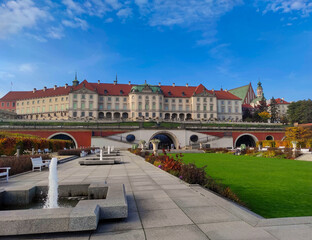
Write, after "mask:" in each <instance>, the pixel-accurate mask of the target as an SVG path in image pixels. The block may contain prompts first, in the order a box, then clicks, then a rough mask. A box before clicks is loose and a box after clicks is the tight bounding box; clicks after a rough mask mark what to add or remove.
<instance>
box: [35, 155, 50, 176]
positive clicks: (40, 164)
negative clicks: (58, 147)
mask: <svg viewBox="0 0 312 240" xmlns="http://www.w3.org/2000/svg"><path fill="white" fill-rule="evenodd" d="M30 159H31V163H32V170H33V171H35V169H37V168H38V169H39V171H40V172H41V168H43V167H49V165H50V162H51V160H42V157H38V158H30Z"/></svg>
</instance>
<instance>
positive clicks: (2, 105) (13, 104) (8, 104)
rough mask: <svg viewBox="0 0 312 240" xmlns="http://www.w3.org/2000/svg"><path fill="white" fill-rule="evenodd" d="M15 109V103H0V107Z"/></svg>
mask: <svg viewBox="0 0 312 240" xmlns="http://www.w3.org/2000/svg"><path fill="white" fill-rule="evenodd" d="M4 106H7V107H15V102H12V104H11V103H10V102H7V103H6V104H5V103H4V102H2V103H1V107H4Z"/></svg>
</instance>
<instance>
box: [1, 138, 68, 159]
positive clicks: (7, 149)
mask: <svg viewBox="0 0 312 240" xmlns="http://www.w3.org/2000/svg"><path fill="white" fill-rule="evenodd" d="M70 145H71V142H70V141H66V140H53V139H45V138H40V137H38V136H33V135H26V134H18V133H9V132H0V155H7V156H13V155H14V154H15V153H16V150H17V148H20V154H23V153H24V152H25V151H31V150H32V148H34V149H35V150H38V149H41V150H43V149H45V148H47V149H50V150H52V151H53V152H56V151H58V150H59V149H64V148H65V147H66V148H68V147H70Z"/></svg>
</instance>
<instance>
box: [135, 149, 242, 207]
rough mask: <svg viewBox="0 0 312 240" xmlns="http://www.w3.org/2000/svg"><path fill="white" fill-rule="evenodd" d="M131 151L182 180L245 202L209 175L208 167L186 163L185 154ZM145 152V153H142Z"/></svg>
mask: <svg viewBox="0 0 312 240" xmlns="http://www.w3.org/2000/svg"><path fill="white" fill-rule="evenodd" d="M129 151H130V152H132V153H134V154H136V155H140V156H142V155H144V156H145V161H147V162H149V163H151V164H153V165H155V166H156V167H158V168H160V169H162V170H164V171H166V172H168V173H170V174H172V175H174V176H176V177H179V178H180V179H181V180H183V181H185V182H187V183H190V184H199V185H201V186H203V187H205V188H208V189H210V190H212V191H214V192H216V193H218V194H220V195H221V196H224V197H226V198H228V199H230V200H232V201H235V202H237V203H239V204H241V205H244V203H243V202H242V201H241V200H240V199H239V198H238V197H237V196H236V195H235V193H233V192H232V190H231V189H230V188H229V187H228V186H225V185H223V184H221V183H218V182H216V181H215V180H214V179H213V178H212V177H210V176H208V175H207V174H206V172H205V168H206V167H202V168H198V167H196V166H195V164H193V163H189V164H184V163H183V159H182V158H183V155H182V154H181V153H180V154H175V155H174V156H172V155H168V154H167V153H166V151H165V150H163V154H162V155H159V156H155V155H154V154H152V155H149V154H148V155H145V153H144V152H142V151H141V149H140V150H138V149H135V150H133V149H129ZM142 153H144V154H142Z"/></svg>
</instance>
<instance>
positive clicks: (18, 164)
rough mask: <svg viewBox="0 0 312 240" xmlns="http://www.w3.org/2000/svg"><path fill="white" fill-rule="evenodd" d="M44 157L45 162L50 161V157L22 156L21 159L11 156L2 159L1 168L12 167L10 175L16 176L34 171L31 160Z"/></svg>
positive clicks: (44, 155)
mask: <svg viewBox="0 0 312 240" xmlns="http://www.w3.org/2000/svg"><path fill="white" fill-rule="evenodd" d="M37 157H42V159H43V160H45V159H50V157H49V155H46V154H43V155H22V156H19V157H16V156H9V157H1V158H0V167H11V169H10V175H11V176H12V175H15V174H19V173H23V172H27V171H31V170H32V163H31V159H30V158H37Z"/></svg>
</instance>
